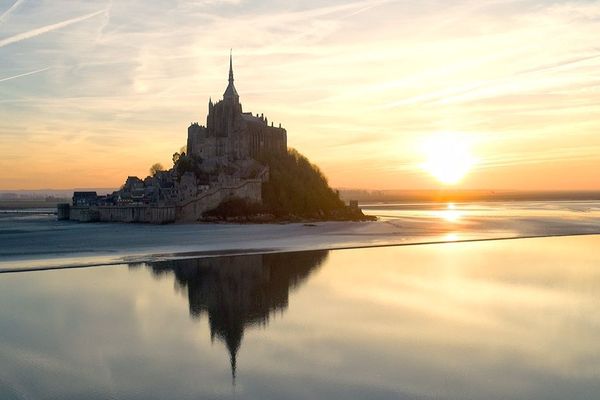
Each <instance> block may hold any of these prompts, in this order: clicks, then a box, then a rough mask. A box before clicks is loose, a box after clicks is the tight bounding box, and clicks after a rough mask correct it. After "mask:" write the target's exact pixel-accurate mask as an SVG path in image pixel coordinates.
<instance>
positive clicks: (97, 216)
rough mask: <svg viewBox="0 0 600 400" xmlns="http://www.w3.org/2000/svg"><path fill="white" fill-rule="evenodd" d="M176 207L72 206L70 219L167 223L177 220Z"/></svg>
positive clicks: (80, 220)
mask: <svg viewBox="0 0 600 400" xmlns="http://www.w3.org/2000/svg"><path fill="white" fill-rule="evenodd" d="M175 215H176V209H175V207H174V206H171V207H159V206H145V205H136V206H97V207H95V206H92V207H83V206H82V207H71V210H70V220H72V221H79V222H142V223H149V224H166V223H169V222H174V221H175Z"/></svg>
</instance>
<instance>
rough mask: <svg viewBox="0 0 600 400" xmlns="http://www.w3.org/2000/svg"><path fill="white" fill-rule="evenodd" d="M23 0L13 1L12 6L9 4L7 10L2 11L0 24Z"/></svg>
mask: <svg viewBox="0 0 600 400" xmlns="http://www.w3.org/2000/svg"><path fill="white" fill-rule="evenodd" d="M24 1H25V0H17V1H15V2H14V3H13V5H12V6H10V7H9V8H8V10H6V11H4V12H3V13H2V14H1V15H0V24H2V23H3V22H4V20H6V19H7V18H8V17H9V16H10V14H11V13H12V12H13V11H14V10H15V9H16V8H17V7H19V5H20V4H21V3H22V2H24Z"/></svg>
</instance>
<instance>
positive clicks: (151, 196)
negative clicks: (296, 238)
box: [59, 55, 287, 223]
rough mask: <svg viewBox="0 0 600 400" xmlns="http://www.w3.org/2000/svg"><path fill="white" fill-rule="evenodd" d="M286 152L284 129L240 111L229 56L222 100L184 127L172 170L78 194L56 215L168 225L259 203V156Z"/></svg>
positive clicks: (265, 177) (264, 170) (264, 176)
mask: <svg viewBox="0 0 600 400" xmlns="http://www.w3.org/2000/svg"><path fill="white" fill-rule="evenodd" d="M286 153H287V132H286V130H285V129H283V128H281V126H279V127H275V126H273V123H271V125H270V126H269V123H268V121H267V118H265V117H264V116H263V115H262V114H261V116H258V115H256V116H254V115H252V113H247V112H244V111H243V110H242V105H241V104H240V96H239V95H238V93H237V90H236V89H235V86H234V84H233V60H232V57H231V55H230V56H229V84H228V85H227V89H226V90H225V93H224V94H223V100H221V101H219V102H217V103H216V104H213V102H212V100H209V103H208V116H207V118H206V126H201V125H199V124H198V123H193V124H191V126H190V127H189V128H188V137H187V150H186V151H185V152H182V153H181V154H179V153H176V154H175V155H173V163H174V165H173V168H171V169H169V170H166V171H162V170H156V171H153V173H152V175H151V176H148V177H146V178H145V179H140V178H138V177H135V176H130V177H128V178H127V180H126V181H125V183H124V184H123V186H122V187H121V189H119V190H117V191H115V192H113V193H112V194H110V195H107V196H97V195H96V193H95V192H76V193H75V194H74V196H73V203H72V205H69V204H64V205H61V206H60V207H59V218H60V219H71V220H77V221H118V222H150V223H167V222H173V221H198V220H201V219H202V215H203V213H204V212H206V211H207V210H211V209H214V208H215V207H217V206H218V205H219V204H221V203H222V202H224V201H226V200H229V199H232V198H237V199H243V200H246V201H248V202H250V203H255V204H260V203H261V202H262V184H263V183H265V182H268V181H269V167H268V166H267V165H265V164H264V163H262V162H261V161H260V160H261V159H263V157H262V156H269V155H274V154H286Z"/></svg>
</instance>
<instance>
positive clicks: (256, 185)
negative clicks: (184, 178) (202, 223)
mask: <svg viewBox="0 0 600 400" xmlns="http://www.w3.org/2000/svg"><path fill="white" fill-rule="evenodd" d="M233 197H239V198H241V199H246V200H250V201H255V202H257V203H260V202H261V201H262V180H261V179H250V180H246V181H244V182H242V183H240V184H239V185H228V186H220V187H218V188H211V189H209V190H207V191H205V192H202V193H200V194H199V195H198V196H197V197H196V198H194V199H191V200H188V201H187V202H185V203H183V204H181V205H180V206H179V207H178V209H177V220H178V221H188V222H192V221H198V219H200V217H202V213H204V212H206V211H208V210H212V209H213V208H216V207H217V206H218V205H219V204H221V202H223V201H224V200H227V199H229V198H233Z"/></svg>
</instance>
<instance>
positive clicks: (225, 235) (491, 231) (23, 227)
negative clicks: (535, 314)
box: [0, 201, 600, 271]
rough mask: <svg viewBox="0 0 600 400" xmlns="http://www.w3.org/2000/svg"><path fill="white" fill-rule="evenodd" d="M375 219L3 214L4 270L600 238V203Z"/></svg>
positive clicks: (421, 207) (382, 207) (385, 209)
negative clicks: (87, 219) (233, 220)
mask: <svg viewBox="0 0 600 400" xmlns="http://www.w3.org/2000/svg"><path fill="white" fill-rule="evenodd" d="M362 208H363V211H364V212H365V213H366V214H369V215H374V216H377V217H378V218H379V220H378V221H374V222H319V223H308V224H304V223H289V224H242V225H240V224H171V225H144V224H123V223H88V224H85V223H76V222H70V221H56V217H55V216H53V215H49V214H47V213H46V214H44V213H43V212H42V211H40V212H37V213H28V214H24V213H23V212H22V211H21V212H13V213H11V212H7V211H5V212H4V213H2V214H0V271H2V270H16V269H35V268H57V267H65V266H83V265H106V264H118V263H124V262H147V261H160V260H167V259H177V258H189V257H200V256H218V255H227V254H246V253H250V252H254V253H256V252H262V253H265V252H284V251H303V250H330V249H340V248H353V247H368V246H389V245H404V244H415V243H432V242H454V241H464V240H487V239H510V238H520V237H532V236H557V235H575V234H577V235H579V234H595V233H597V234H600V202H598V201H548V202H526V201H523V202H485V203H418V204H417V203H413V204H406V203H403V204H386V203H377V204H370V205H363V206H362Z"/></svg>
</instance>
